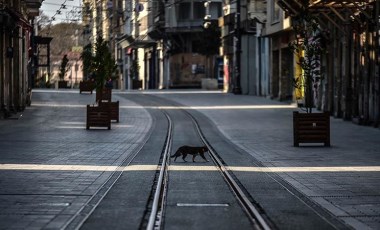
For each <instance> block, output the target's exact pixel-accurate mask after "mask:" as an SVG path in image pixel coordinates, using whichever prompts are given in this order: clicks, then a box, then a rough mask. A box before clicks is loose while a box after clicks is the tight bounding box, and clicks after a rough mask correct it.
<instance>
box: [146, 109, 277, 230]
mask: <svg viewBox="0 0 380 230" xmlns="http://www.w3.org/2000/svg"><path fill="white" fill-rule="evenodd" d="M160 110H161V111H162V112H163V113H164V114H165V116H166V118H167V119H168V124H169V125H168V132H167V137H166V141H165V146H164V150H163V151H162V153H163V156H162V161H161V162H160V166H159V167H160V171H159V176H158V180H157V182H156V187H155V188H154V191H155V192H154V199H153V201H152V207H151V212H150V215H149V220H148V224H147V228H146V229H148V230H152V229H161V227H162V223H163V218H165V217H164V209H165V200H166V196H167V192H168V191H167V188H168V183H170V181H169V179H168V170H169V165H170V152H171V149H172V148H171V145H172V137H173V130H172V129H173V124H172V123H173V122H172V120H171V118H170V115H169V114H168V112H167V111H165V109H160ZM181 111H183V112H184V113H185V114H186V115H187V116H188V117H189V118H190V119H191V121H192V123H193V125H194V127H195V129H196V130H197V134H198V136H199V138H200V139H201V141H202V142H203V144H204V145H205V146H207V147H208V149H209V156H210V157H211V159H212V162H213V164H214V166H216V168H217V169H218V170H219V172H220V174H221V176H222V177H223V178H224V181H225V182H226V184H227V185H228V187H229V188H230V190H231V191H232V192H233V194H234V196H235V198H236V200H237V201H238V202H239V204H240V205H241V207H242V209H243V210H244V212H245V213H246V215H247V217H248V218H249V220H250V222H251V223H252V225H253V228H254V229H263V230H269V229H271V227H270V226H269V225H268V224H267V222H266V221H265V220H264V218H263V217H262V215H261V214H260V212H259V211H258V210H257V208H256V207H255V205H254V204H253V203H252V202H251V201H250V199H249V198H248V197H247V196H246V195H245V192H244V191H243V190H244V188H242V187H241V186H240V185H239V182H238V181H237V180H236V179H234V178H233V176H232V175H231V174H230V173H229V171H228V169H227V168H226V167H225V166H224V164H223V159H221V158H220V156H219V155H218V154H217V152H216V151H215V150H214V149H213V147H212V146H211V145H210V143H209V142H208V141H207V139H206V137H205V136H204V135H203V133H202V130H201V128H200V125H199V123H198V122H197V120H196V119H195V118H194V116H192V115H191V114H190V113H189V112H188V111H186V110H183V109H181Z"/></svg>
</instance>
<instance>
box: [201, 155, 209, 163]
mask: <svg viewBox="0 0 380 230" xmlns="http://www.w3.org/2000/svg"><path fill="white" fill-rule="evenodd" d="M200 156H201V157H202V158H203V159H204V160H205V161H207V162H208V160H207V159H206V157H205V156H204V155H203V154H200Z"/></svg>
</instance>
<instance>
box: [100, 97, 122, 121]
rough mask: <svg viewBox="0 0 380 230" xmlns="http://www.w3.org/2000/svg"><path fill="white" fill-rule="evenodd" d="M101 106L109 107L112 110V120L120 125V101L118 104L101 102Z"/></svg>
mask: <svg viewBox="0 0 380 230" xmlns="http://www.w3.org/2000/svg"><path fill="white" fill-rule="evenodd" d="M99 105H105V106H108V108H109V110H110V113H111V115H110V120H111V121H116V122H117V123H119V101H116V102H101V101H100V102H99Z"/></svg>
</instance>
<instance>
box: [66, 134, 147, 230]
mask: <svg viewBox="0 0 380 230" xmlns="http://www.w3.org/2000/svg"><path fill="white" fill-rule="evenodd" d="M151 136H152V130H149V133H148V135H147V136H146V137H145V138H144V141H143V143H142V144H141V145H139V146H137V147H135V148H134V150H136V151H132V154H130V155H128V156H127V157H126V158H125V159H124V160H123V161H122V162H121V163H120V164H119V165H118V166H117V169H116V170H115V171H113V172H112V174H111V175H110V176H109V177H108V179H107V180H106V181H105V182H104V183H103V184H102V185H101V186H100V187H99V188H98V189H97V190H96V191H95V193H94V194H93V195H92V196H91V197H90V198H89V199H88V200H87V202H86V203H85V204H84V205H83V206H82V207H81V208H80V209H79V210H78V211H77V212H76V213H75V214H74V215H73V216H72V217H71V218H70V219H69V221H68V222H67V223H66V224H65V225H64V226H63V227H62V228H61V229H65V230H69V229H75V230H78V229H80V228H81V227H82V225H83V224H84V222H85V221H86V220H87V219H88V218H89V216H90V215H91V214H92V213H93V212H94V211H95V209H96V208H97V207H98V206H99V204H100V202H101V201H102V200H103V199H104V197H105V196H106V195H107V194H108V192H109V191H110V190H111V189H112V187H113V186H114V184H116V182H117V181H118V180H119V178H120V177H121V175H122V174H123V169H124V168H125V167H127V166H129V165H130V164H131V162H132V161H133V160H134V159H135V157H136V156H137V155H138V154H139V153H140V151H141V150H142V148H143V147H144V145H145V144H146V143H147V142H148V140H149V138H150V137H151ZM87 209H89V210H87Z"/></svg>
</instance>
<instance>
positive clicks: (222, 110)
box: [157, 91, 380, 229]
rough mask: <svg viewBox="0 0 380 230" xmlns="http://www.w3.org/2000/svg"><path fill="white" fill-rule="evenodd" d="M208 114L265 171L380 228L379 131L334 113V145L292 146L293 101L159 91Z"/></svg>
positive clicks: (358, 225)
mask: <svg viewBox="0 0 380 230" xmlns="http://www.w3.org/2000/svg"><path fill="white" fill-rule="evenodd" d="M157 95H159V96H161V97H164V98H167V99H171V100H175V101H176V102H178V103H181V104H183V105H185V106H187V108H189V109H197V110H199V111H200V112H202V113H203V114H205V115H206V116H207V117H209V118H210V119H211V120H213V122H214V123H215V124H216V125H217V127H218V128H219V129H220V130H221V131H222V132H223V134H224V135H225V136H226V137H227V138H228V139H230V140H231V141H232V142H234V143H235V144H237V145H238V146H239V147H241V148H242V149H244V150H245V151H246V152H248V153H249V154H251V155H252V156H253V157H254V158H255V159H257V160H258V161H260V162H261V163H262V164H263V165H264V166H265V167H267V168H266V169H264V171H265V170H267V171H270V172H277V174H278V175H279V176H281V177H282V178H283V179H284V180H285V181H286V182H288V183H289V184H291V185H292V186H294V187H295V188H296V189H297V190H298V191H299V192H301V193H302V194H304V195H306V196H307V197H309V198H310V199H311V200H312V201H314V202H315V203H316V204H319V205H320V206H322V207H323V208H325V209H327V210H329V211H330V212H331V213H332V214H333V215H335V216H337V217H338V218H340V219H342V220H343V221H344V222H346V223H347V224H348V225H351V226H352V227H353V228H355V229H380V190H379V185H380V129H376V128H373V127H365V126H359V125H356V124H353V123H351V122H348V121H343V120H342V119H335V118H333V117H331V119H330V121H331V147H322V146H321V147H310V146H309V147H293V126H292V125H293V124H292V111H294V110H298V109H297V108H294V107H293V106H291V105H286V104H284V103H280V102H277V101H273V100H269V99H265V98H261V97H254V96H247V95H233V94H220V93H212V92H207V93H200V92H197V93H190V92H189V93H188V94H184V93H182V92H181V93H178V94H174V92H173V91H171V92H168V93H167V94H165V93H159V94H157Z"/></svg>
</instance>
